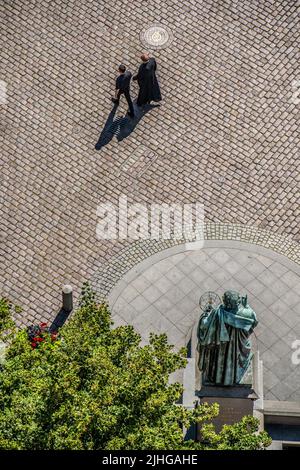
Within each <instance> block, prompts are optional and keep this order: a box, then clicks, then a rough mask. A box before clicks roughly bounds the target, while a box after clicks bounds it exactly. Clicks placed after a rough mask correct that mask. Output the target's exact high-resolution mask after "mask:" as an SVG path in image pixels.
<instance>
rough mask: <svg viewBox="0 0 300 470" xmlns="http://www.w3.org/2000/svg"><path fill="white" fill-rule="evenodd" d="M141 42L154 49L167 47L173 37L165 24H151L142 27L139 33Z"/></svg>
mask: <svg viewBox="0 0 300 470" xmlns="http://www.w3.org/2000/svg"><path fill="white" fill-rule="evenodd" d="M140 38H141V41H142V43H143V44H144V45H145V46H148V47H149V46H150V47H151V48H154V49H160V48H163V47H167V46H168V45H169V44H170V42H171V41H172V39H173V35H172V32H171V31H170V29H169V28H167V27H166V26H161V25H159V24H152V25H151V26H148V27H147V28H145V29H143V31H142V32H141V34H140Z"/></svg>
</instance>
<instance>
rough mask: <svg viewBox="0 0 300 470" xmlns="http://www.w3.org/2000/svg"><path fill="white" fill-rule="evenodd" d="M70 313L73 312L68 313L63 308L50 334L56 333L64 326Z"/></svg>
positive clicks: (55, 319)
mask: <svg viewBox="0 0 300 470" xmlns="http://www.w3.org/2000/svg"><path fill="white" fill-rule="evenodd" d="M70 313H71V312H66V311H65V310H64V309H63V308H61V309H60V311H59V312H58V314H57V315H56V317H55V318H54V320H53V322H52V324H51V326H50V328H49V331H50V333H55V332H56V331H57V330H58V329H59V328H61V327H62V326H64V324H65V322H66V321H67V319H68V317H69V315H70Z"/></svg>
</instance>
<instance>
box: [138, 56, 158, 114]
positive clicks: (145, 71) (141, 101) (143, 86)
mask: <svg viewBox="0 0 300 470" xmlns="http://www.w3.org/2000/svg"><path fill="white" fill-rule="evenodd" d="M141 59H142V64H141V65H140V68H139V71H138V73H137V75H135V76H134V77H133V80H137V81H138V84H139V87H140V91H139V94H138V98H137V105H138V106H143V105H145V104H147V103H150V101H161V93H160V88H159V84H158V80H157V77H156V74H155V71H156V61H155V59H154V58H153V57H151V58H150V57H149V55H148V54H142V56H141Z"/></svg>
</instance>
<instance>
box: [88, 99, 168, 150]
mask: <svg viewBox="0 0 300 470" xmlns="http://www.w3.org/2000/svg"><path fill="white" fill-rule="evenodd" d="M159 106H160V105H159V104H146V105H145V106H143V107H138V106H137V105H136V104H134V112H135V116H134V117H133V118H131V117H129V116H128V115H126V116H123V117H117V118H116V119H114V117H115V114H116V111H117V107H118V106H117V105H114V107H113V109H112V110H111V112H110V113H109V116H108V118H107V120H106V123H105V125H104V127H103V129H102V131H101V134H100V137H99V139H98V142H97V143H96V145H95V149H96V150H101V148H102V147H104V146H105V145H107V144H109V142H110V141H111V140H112V138H113V136H114V135H115V136H116V138H117V140H118V142H120V141H122V140H124V139H126V137H128V136H129V135H130V134H131V133H132V132H133V131H134V129H135V127H136V126H137V124H138V123H139V122H140V120H141V119H142V118H143V117H144V116H145V114H147V113H148V112H149V111H151V110H152V109H153V108H157V107H159Z"/></svg>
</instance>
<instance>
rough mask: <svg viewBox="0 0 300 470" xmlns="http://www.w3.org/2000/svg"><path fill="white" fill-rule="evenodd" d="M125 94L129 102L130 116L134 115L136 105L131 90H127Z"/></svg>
mask: <svg viewBox="0 0 300 470" xmlns="http://www.w3.org/2000/svg"><path fill="white" fill-rule="evenodd" d="M124 95H125V98H126V100H127V103H128V108H129V114H130V116H134V107H133V103H132V99H131V96H130V92H129V90H128V91H125V93H124Z"/></svg>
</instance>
